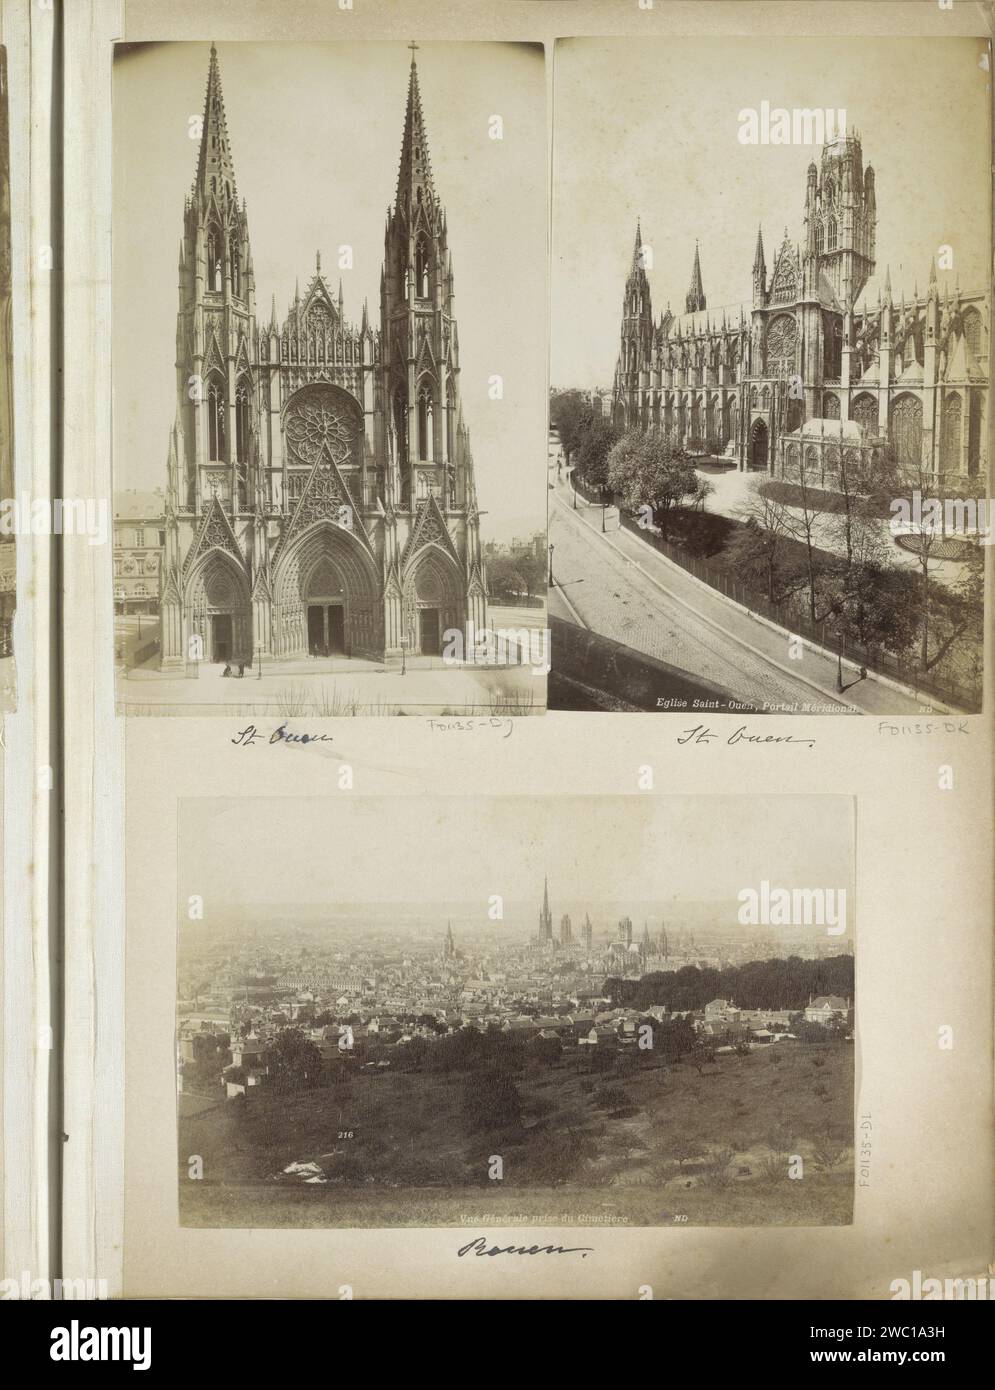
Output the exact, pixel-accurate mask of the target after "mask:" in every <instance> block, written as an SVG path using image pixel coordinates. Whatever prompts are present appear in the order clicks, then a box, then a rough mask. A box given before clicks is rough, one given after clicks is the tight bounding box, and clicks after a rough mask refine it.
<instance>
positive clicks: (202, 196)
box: [160, 48, 486, 669]
mask: <svg viewBox="0 0 995 1390" xmlns="http://www.w3.org/2000/svg"><path fill="white" fill-rule="evenodd" d="M459 373H460V365H459V334H458V330H457V324H456V319H455V315H454V307H453V271H452V260H451V256H450V252H449V248H448V243H447V227H446V214H445V211H444V209H443V206H442V203H441V201H440V199H439V197H438V195H437V194H436V192H435V188H434V185H433V179H432V170H431V164H430V160H429V151H428V144H427V139H426V132H425V123H424V118H423V114H422V107H421V99H420V95H419V89H418V74H417V69H416V66H415V61H414V55H413V54H412V62H411V71H410V76H409V82H408V96H407V109H406V113H405V120H404V133H403V138H402V145H401V160H400V169H399V173H398V178H397V185H396V190H395V195H394V201H393V204H392V206H391V207H390V208H389V209H388V213H387V220H386V230H385V238H384V260H383V270H382V274H381V282H380V314H379V323H374V322H373V321H371V318H370V315H369V312H368V309H367V306H366V305H365V304H364V306H363V311H362V318H361V322H360V323H359V325H358V326H357V325H355V324H352V323H349V322H347V320H346V318H345V314H344V302H343V295H342V288H341V282H340V284H339V288H338V292H337V293H333V292H332V289H331V288H330V286H329V284H328V282H327V280H326V279H325V277H324V276H323V274H322V270H321V258H320V254H319V255H318V256H317V257H316V261H315V267H314V271H313V273H312V274H311V276H310V279H309V282H308V284H307V288H306V289H305V291H304V292H303V293H301V291H300V287H299V284H298V289H297V291H296V293H295V295H294V299H293V301H292V302H291V304H290V306H289V309H288V312H287V313H286V315H285V316H284V317H283V319H282V322H281V320H280V319H278V317H277V310H276V299H275V296H274V298H273V300H272V308H271V312H270V315H269V320H268V322H264V321H262V319H261V318H260V317H259V316H258V314H257V307H256V286H255V278H254V273H253V262H252V250H251V244H250V236H249V222H248V210H247V205H246V201H245V199H244V198H241V199H240V197H239V195H238V190H237V185H236V179H235V166H234V161H233V156H232V151H231V146H230V144H229V138H228V131H227V126H226V120H225V110H224V101H223V97H222V91H221V76H220V71H219V66H218V59H217V53H216V52H215V50H214V49H213V48H212V50H211V58H210V66H209V71H208V80H207V95H206V99H205V106H204V120H203V129H202V135H201V144H200V152H199V157H198V161H197V171H196V177H195V179H194V183H193V187H192V190H191V192H190V194H189V196H188V197H187V200H186V205H185V208H184V217H183V237H182V240H181V243H180V256H179V311H178V314H177V326H176V418H175V424H174V426H173V429H172V432H171V437H170V444H169V459H168V482H167V489H166V506H165V550H164V557H163V566H162V585H161V598H160V625H161V630H160V645H161V653H162V665H163V667H164V668H166V669H169V668H174V667H182V666H183V665H184V664H185V662H186V661H187V660H188V659H189V658H190V657H194V658H197V657H201V656H202V657H204V658H206V659H209V660H216V661H221V660H229V659H232V658H234V659H246V660H256V661H262V662H264V663H265V662H267V661H269V660H274V659H289V658H295V657H307V656H309V655H310V656H315V655H330V654H333V653H342V654H344V655H346V656H355V657H365V658H370V659H373V660H383V659H384V658H385V657H390V656H393V655H395V654H396V655H399V654H400V653H401V651H402V649H403V648H404V647H406V648H407V649H408V650H409V651H411V652H413V653H424V654H432V655H434V654H438V653H439V652H440V651H441V649H442V641H443V634H444V632H445V630H446V629H447V628H461V629H465V627H466V625H467V622H468V621H471V620H472V621H473V622H474V623H475V624H476V625H477V627H478V629H479V628H482V627H485V626H486V597H485V583H486V580H485V571H484V565H483V562H482V559H481V553H480V537H479V513H478V508H477V497H476V489H475V484H474V470H473V458H472V454H471V451H470V441H469V436H468V432H467V429H466V425H465V423H464V420H463V415H462V408H461V404H460V389H459Z"/></svg>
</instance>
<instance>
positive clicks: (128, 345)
mask: <svg viewBox="0 0 995 1390" xmlns="http://www.w3.org/2000/svg"><path fill="white" fill-rule="evenodd" d="M209 55H210V45H209V44H202V43H197V44H192V43H191V44H186V43H183V44H180V43H177V44H151V45H139V46H137V47H133V48H131V49H130V50H124V51H122V50H120V49H119V50H118V57H117V60H116V62H115V67H114V286H113V288H114V326H115V333H114V411H115V417H114V426H115V428H114V450H115V454H114V465H115V486H116V488H118V489H123V488H137V489H141V490H145V489H148V490H152V489H154V488H156V487H164V486H165V478H166V451H167V445H168V436H169V429H170V426H171V425H172V422H173V417H174V413H175V372H174V359H175V338H176V310H177V269H176V267H177V255H178V249H179V242H180V237H181V233H182V230H183V200H184V197H185V195H186V194H187V193H188V192H189V189H190V186H191V183H192V181H193V177H194V173H195V170H196V163H197V151H198V144H197V142H196V141H195V140H192V139H190V138H189V133H188V132H189V122H190V119H191V117H193V116H200V115H201V114H202V112H203V105H204V92H205V89H206V85H207V69H208V59H209ZM218 59H219V63H220V67H221V83H222V88H223V91H224V97H225V109H226V113H227V119H228V134H229V138H230V141H231V148H232V154H233V158H234V163H235V177H236V180H237V184H238V192H239V196H240V197H244V198H245V200H246V203H247V210H248V217H249V235H250V240H251V245H252V256H253V264H254V270H255V285H256V310H257V315H258V316H259V317H260V318H261V320H262V321H263V322H264V323H268V321H269V316H270V303H271V295H273V294H275V295H276V305H277V315H278V318H279V320H280V322H281V323H282V322H283V319H284V318H285V316H286V313H287V310H288V307H289V305H290V302H291V301H292V299H293V297H294V283H295V280H296V279H298V278H299V279H300V285H301V292H302V294H303V292H304V291H305V290H306V288H307V286H308V284H309V283H310V280H311V277H312V275H313V273H314V268H315V252H316V250H320V251H321V252H322V271H323V273H325V275H326V278H327V279H328V281H329V282H330V285H331V288H332V292H333V294H335V293H337V288H338V277H339V270H338V267H337V260H338V257H337V249H338V247H339V246H340V245H342V244H349V245H351V246H352V248H353V256H354V268H353V269H352V270H351V271H343V272H342V280H343V292H344V295H345V315H346V319H347V320H349V321H352V322H355V323H357V324H358V323H359V321H360V318H361V315H362V309H363V300H364V297H365V298H366V299H367V300H368V302H369V311H370V315H371V318H372V319H373V321H374V323H375V324H377V325H379V313H380V270H381V266H382V263H383V245H384V221H385V214H386V210H387V206H388V204H389V203H391V202H392V201H393V198H394V192H395V187H396V183H397V170H398V163H399V160H400V152H401V136H402V133H403V128H404V112H405V102H406V97H407V87H408V71H409V65H410V62H411V54H410V52H408V50H407V49H406V48H405V46H404V45H403V44H400V43H355V44H352V43H341V44H335V43H327V44H320V43H309V44H277V43H270V44H260V43H229V44H220V45H219V46H218ZM417 59H418V71H419V85H420V89H421V96H422V108H423V111H424V115H425V120H426V125H427V131H428V140H429V151H430V154H431V160H432V170H433V176H434V180H435V187H436V192H437V193H438V194H439V195H440V197H441V199H442V202H443V205H444V207H445V209H446V212H447V215H448V226H449V247H450V250H451V252H452V256H453V272H454V279H455V303H456V313H457V318H458V323H459V337H460V365H461V368H462V371H461V376H460V382H461V390H462V395H463V408H464V414H465V418H466V422H467V424H468V426H469V428H470V438H471V444H472V447H473V451H474V457H475V460H476V467H477V491H478V496H479V501H480V507H481V510H482V511H485V512H487V513H488V515H487V516H485V517H484V518H483V521H482V524H481V529H482V533H483V536H484V539H485V540H486V539H488V538H490V537H494V538H495V539H502V538H503V539H508V538H509V537H510V536H513V535H524V534H527V533H528V532H530V531H533V530H536V529H538V528H540V527H544V526H545V521H546V476H545V452H546V444H545V440H546V432H545V412H546V343H545V304H546V281H547V274H546V263H545V246H546V232H547V211H546V189H547V183H546V127H545V79H544V74H543V62H542V48H541V47H540V46H536V45H526V44H500V43H493V44H483V43H479V44H455V43H452V44H445V43H435V44H424V45H421V46H420V47H419V50H418V54H417ZM495 114H496V115H500V116H501V117H502V119H503V122H504V138H503V139H502V140H492V139H490V138H489V136H488V123H489V121H490V119H491V117H492V116H493V115H495ZM492 374H497V375H500V376H502V377H503V378H504V398H503V400H501V401H492V400H490V399H489V395H488V383H489V378H490V376H491V375H492Z"/></svg>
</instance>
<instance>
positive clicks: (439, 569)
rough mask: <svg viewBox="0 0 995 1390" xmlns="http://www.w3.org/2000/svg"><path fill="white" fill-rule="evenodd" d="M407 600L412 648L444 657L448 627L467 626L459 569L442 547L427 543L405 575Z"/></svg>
mask: <svg viewBox="0 0 995 1390" xmlns="http://www.w3.org/2000/svg"><path fill="white" fill-rule="evenodd" d="M403 603H404V614H403V622H404V631H405V633H406V634H407V637H408V641H409V644H410V646H409V650H410V651H412V652H414V653H416V654H417V655H420V656H440V655H441V654H442V648H443V636H444V634H445V632H446V629H447V628H459V629H461V630H462V628H463V622H464V617H465V610H466V602H465V598H464V590H463V584H462V581H461V578H460V574H459V571H458V569H457V568H456V565H455V563H454V561H453V560H452V558H451V556H449V555H447V554H445V552H444V551H443V550H442V549H440V547H439V546H437V545H426V546H424V547H423V548H422V549H421V550H420V551H419V552H418V553H417V555H416V556H415V558H414V560H413V562H412V564H411V565H410V567H409V569H408V572H407V574H406V575H405V579H404V596H403Z"/></svg>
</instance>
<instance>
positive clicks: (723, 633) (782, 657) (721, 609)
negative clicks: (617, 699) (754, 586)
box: [550, 483, 930, 715]
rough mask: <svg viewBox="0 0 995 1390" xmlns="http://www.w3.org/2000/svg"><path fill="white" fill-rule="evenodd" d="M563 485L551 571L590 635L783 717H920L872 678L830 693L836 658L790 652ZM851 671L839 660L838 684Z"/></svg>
mask: <svg viewBox="0 0 995 1390" xmlns="http://www.w3.org/2000/svg"><path fill="white" fill-rule="evenodd" d="M607 526H608V531H607V534H605V535H602V534H601V508H600V506H598V505H596V504H590V505H588V504H586V503H585V502H584V500H583V498H580V497H578V499H577V510H576V511H575V510H574V507H573V494H572V491H571V489H570V488H569V487H568V486H566V485H565V484H563V483H561V484H559V485H558V486H557V487H556V488H555V489H554V490H553V492H552V495H551V509H550V539H551V541H552V542H553V543H554V546H555V550H554V560H553V572H554V577H555V579H556V581H557V583H558V584H559V585H560V586H561V588H562V593H563V597H564V598H565V599H566V600H568V601H569V603H570V604H571V605H573V607H574V609H575V610H576V612H577V613H578V615H579V616H580V617H581V618H582V620H583V621H584V623H585V624H586V625H587V626H589V627H590V628H591V629H592V630H593V631H595V632H599V633H602V634H603V635H604V636H606V637H611V638H613V639H614V640H616V641H619V642H623V643H625V644H626V645H627V646H630V647H633V648H635V649H636V650H637V651H641V652H644V653H646V654H647V655H649V656H654V657H657V658H659V659H660V660H663V661H667V662H669V663H670V664H671V665H673V666H677V667H679V668H680V669H681V670H682V671H686V672H687V673H688V674H689V675H691V676H697V677H700V678H701V679H702V680H705V681H707V682H709V683H710V684H714V685H717V686H719V687H720V688H722V689H725V690H729V691H731V692H732V693H733V694H734V695H735V696H736V697H737V698H739V699H742V700H743V701H744V703H746V704H749V705H753V706H756V707H758V708H767V709H771V708H774V709H775V711H776V712H783V713H799V714H804V713H847V712H850V713H867V714H877V715H898V714H921V713H922V712H923V711H924V709H927V708H930V706H929V704H928V702H926V701H923V702H920V701H918V700H916V698H915V697H914V696H913V695H911V694H906V693H903V692H902V691H900V690H898V689H894V688H892V687H891V686H890V685H885V684H883V683H882V682H880V681H878V680H874V679H872V678H868V679H867V680H863V681H859V682H858V683H857V684H855V685H852V686H851V687H850V689H848V690H846V691H845V692H844V693H843V695H841V696H840V695H837V694H836V689H835V686H836V659H835V657H832V656H829V655H826V654H824V653H822V652H821V651H814V650H812V649H811V648H808V647H806V648H805V649H804V652H803V655H802V657H801V658H800V659H792V657H791V656H790V654H789V638H790V634H789V633H787V632H785V631H783V630H782V629H780V628H775V627H771V626H768V625H767V624H766V623H765V622H762V621H761V620H760V619H759V618H755V617H753V616H752V615H751V614H749V613H748V612H746V611H745V610H743V609H742V608H740V607H739V606H738V605H736V604H734V603H732V602H731V601H730V600H728V599H727V598H726V597H725V595H723V594H719V593H717V592H716V591H714V590H712V589H709V588H708V587H707V586H706V585H704V584H702V583H700V582H699V581H698V580H696V579H694V578H693V577H692V576H691V575H689V574H688V573H687V572H686V571H685V570H683V569H681V567H680V566H679V565H676V564H674V563H673V562H672V561H670V560H668V559H666V557H665V556H663V555H661V554H660V552H659V551H657V550H655V549H654V548H653V547H652V546H650V545H648V544H647V543H646V542H645V541H642V540H640V539H639V537H638V536H634V535H632V534H631V533H630V532H628V531H626V530H623V529H621V528H620V526H619V520H618V513H617V511H615V510H614V509H610V510H609V511H608V514H607ZM855 676H856V672H855V671H854V670H853V668H852V667H849V666H848V665H847V664H846V663H844V680H845V681H851V680H853V679H854V678H855Z"/></svg>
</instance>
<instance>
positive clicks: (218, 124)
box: [194, 43, 237, 199]
mask: <svg viewBox="0 0 995 1390" xmlns="http://www.w3.org/2000/svg"><path fill="white" fill-rule="evenodd" d="M194 193H195V194H197V193H199V194H200V195H201V196H202V197H207V196H209V195H210V194H212V193H213V194H216V195H218V196H222V195H226V196H227V197H228V198H229V199H234V198H235V197H236V196H237V195H236V190H235V165H234V162H233V160H232V153H231V144H230V142H229V140H228V124H227V121H226V120H225V99H224V95H223V93H222V91H221V70H220V68H219V67H218V50H217V49H216V48H215V46H214V44H213V43H212V44H211V61H210V65H209V67H208V70H207V94H206V96H205V98H204V117H203V121H202V124H201V135H200V153H199V155H198V158H197V176H196V178H195V180H194Z"/></svg>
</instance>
